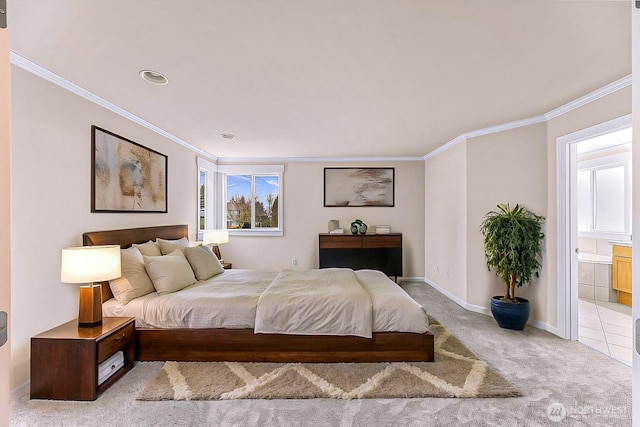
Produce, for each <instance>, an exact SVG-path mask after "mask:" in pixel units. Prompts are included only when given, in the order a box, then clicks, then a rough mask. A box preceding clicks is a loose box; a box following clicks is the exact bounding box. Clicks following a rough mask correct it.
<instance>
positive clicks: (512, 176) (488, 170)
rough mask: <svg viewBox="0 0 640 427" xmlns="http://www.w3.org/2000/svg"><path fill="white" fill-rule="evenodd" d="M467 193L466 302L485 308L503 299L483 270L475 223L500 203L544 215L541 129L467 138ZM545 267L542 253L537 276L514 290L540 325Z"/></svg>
mask: <svg viewBox="0 0 640 427" xmlns="http://www.w3.org/2000/svg"><path fill="white" fill-rule="evenodd" d="M467 190H468V193H467V251H468V252H467V276H468V278H469V280H468V282H467V302H468V303H470V304H472V305H476V306H480V307H487V306H488V305H489V304H490V300H491V297H492V296H494V295H504V293H505V287H504V285H503V284H502V281H501V280H500V279H499V278H498V277H497V276H496V274H495V272H494V271H493V270H492V271H488V270H487V266H486V262H485V257H484V239H483V237H482V233H481V232H480V224H481V222H482V220H483V218H484V215H485V214H486V213H487V212H489V211H491V210H496V205H498V204H500V203H509V204H510V205H511V206H514V205H515V204H517V203H519V204H521V205H523V206H524V207H526V208H527V209H529V210H531V211H533V212H534V213H536V214H538V215H542V216H544V217H546V215H547V211H546V210H547V141H546V125H545V124H544V123H541V124H537V125H533V126H526V127H522V128H517V129H512V130H508V131H505V132H500V133H494V134H490V135H485V136H481V137H478V138H471V139H469V140H467ZM544 228H546V227H544V226H543V230H544ZM546 265H547V260H546V252H543V254H542V269H541V272H540V278H539V279H534V281H533V282H532V284H531V285H530V286H523V287H521V288H518V289H516V295H517V296H520V297H523V298H527V299H529V300H530V301H531V319H532V320H542V321H546V300H547V298H546V293H547V278H546V275H545V274H544V271H545V268H546Z"/></svg>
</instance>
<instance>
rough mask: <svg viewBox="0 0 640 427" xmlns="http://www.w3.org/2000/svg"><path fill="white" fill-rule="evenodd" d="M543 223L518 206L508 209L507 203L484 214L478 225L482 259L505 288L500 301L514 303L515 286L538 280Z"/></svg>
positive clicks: (540, 219)
mask: <svg viewBox="0 0 640 427" xmlns="http://www.w3.org/2000/svg"><path fill="white" fill-rule="evenodd" d="M543 222H544V217H542V216H539V215H536V214H534V213H533V212H531V211H529V210H527V209H526V208H524V207H523V206H520V205H516V206H515V207H514V208H513V209H512V208H511V207H510V206H509V204H500V205H498V210H497V211H490V212H488V213H487V214H486V215H485V217H484V220H483V221H482V225H481V226H480V231H481V232H482V235H483V236H484V252H485V259H486V262H487V268H488V269H489V270H491V268H492V267H493V268H494V269H495V272H496V275H497V276H498V277H500V279H501V280H502V281H503V282H504V283H505V284H506V286H507V292H506V294H505V295H504V297H503V298H502V301H510V302H516V287H520V286H523V285H526V284H529V283H531V280H532V279H533V276H534V275H535V277H538V270H539V269H540V266H541V265H540V261H539V257H540V255H541V254H542V239H543V238H544V234H543V233H542V223H543Z"/></svg>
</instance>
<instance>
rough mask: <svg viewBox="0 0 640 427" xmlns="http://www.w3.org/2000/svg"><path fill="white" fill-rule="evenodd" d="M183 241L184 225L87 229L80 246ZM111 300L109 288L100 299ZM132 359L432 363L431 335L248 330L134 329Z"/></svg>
mask: <svg viewBox="0 0 640 427" xmlns="http://www.w3.org/2000/svg"><path fill="white" fill-rule="evenodd" d="M158 237H159V238H161V239H167V240H175V239H180V238H181V237H187V238H188V227H187V226H186V225H166V226H157V227H143V228H129V229H121V230H107V231H92V232H88V233H84V234H83V235H82V239H83V244H84V245H85V246H94V245H120V246H121V247H122V248H128V247H129V246H131V245H132V244H134V243H144V242H147V241H149V240H155V239H156V238H158ZM112 297H113V294H112V293H111V289H109V285H108V284H106V285H105V284H103V286H102V298H103V299H102V300H103V301H106V300H108V299H110V298H112ZM136 360H145V361H148V360H177V361H238V362H247V361H253V362H382V361H386V362H393V361H407V362H415V361H424V362H433V360H434V336H433V334H432V333H431V332H425V333H423V334H417V333H410V332H375V333H373V337H372V338H361V337H355V336H332V335H322V336H311V335H284V334H255V333H254V331H253V329H153V328H136Z"/></svg>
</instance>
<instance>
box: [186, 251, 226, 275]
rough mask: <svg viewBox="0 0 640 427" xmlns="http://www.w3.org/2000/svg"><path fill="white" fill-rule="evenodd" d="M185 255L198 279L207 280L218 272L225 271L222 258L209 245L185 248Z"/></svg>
mask: <svg viewBox="0 0 640 427" xmlns="http://www.w3.org/2000/svg"><path fill="white" fill-rule="evenodd" d="M184 255H185V256H186V257H187V261H189V264H191V268H192V269H193V272H194V273H195V274H196V278H197V279H198V280H207V279H209V278H211V277H213V276H215V275H216V274H220V273H224V268H222V264H220V260H219V259H218V257H217V256H216V255H215V254H214V253H213V252H212V251H211V248H210V247H208V246H194V247H192V248H184Z"/></svg>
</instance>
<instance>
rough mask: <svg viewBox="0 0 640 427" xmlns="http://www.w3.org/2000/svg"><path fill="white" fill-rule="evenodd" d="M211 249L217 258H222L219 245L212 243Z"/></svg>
mask: <svg viewBox="0 0 640 427" xmlns="http://www.w3.org/2000/svg"><path fill="white" fill-rule="evenodd" d="M211 250H213V253H214V254H216V256H217V257H218V259H222V256H220V246H218V245H216V244H214V245H213V247H212V248H211Z"/></svg>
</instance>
